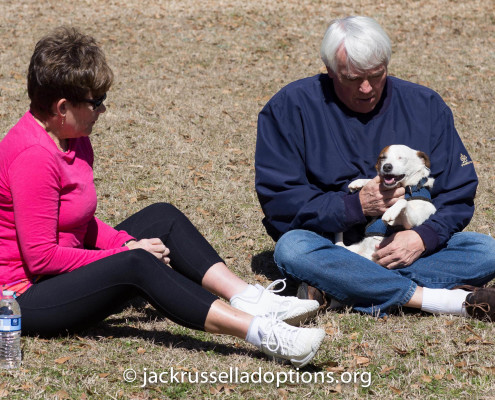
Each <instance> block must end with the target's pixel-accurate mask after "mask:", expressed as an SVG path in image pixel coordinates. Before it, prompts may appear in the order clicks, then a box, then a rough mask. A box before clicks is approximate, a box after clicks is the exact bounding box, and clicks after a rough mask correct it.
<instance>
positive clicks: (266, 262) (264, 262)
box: [251, 251, 298, 296]
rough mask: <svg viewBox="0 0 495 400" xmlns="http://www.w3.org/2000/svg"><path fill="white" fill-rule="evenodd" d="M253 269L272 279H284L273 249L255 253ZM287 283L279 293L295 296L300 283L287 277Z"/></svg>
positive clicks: (252, 261) (252, 263)
mask: <svg viewBox="0 0 495 400" xmlns="http://www.w3.org/2000/svg"><path fill="white" fill-rule="evenodd" d="M251 270H252V271H253V272H254V273H255V274H257V275H263V276H264V277H266V278H267V279H269V280H271V281H275V280H277V279H284V276H283V275H282V274H281V272H280V271H279V269H278V268H277V264H275V261H273V251H263V252H261V253H259V254H255V255H254V256H253V258H252V260H251ZM285 283H286V287H285V289H284V290H283V291H282V292H280V293H279V294H281V295H283V296H295V295H296V292H297V286H298V283H297V282H295V281H292V280H290V279H287V280H286V281H285ZM280 287H281V286H280ZM275 289H278V287H276V288H275Z"/></svg>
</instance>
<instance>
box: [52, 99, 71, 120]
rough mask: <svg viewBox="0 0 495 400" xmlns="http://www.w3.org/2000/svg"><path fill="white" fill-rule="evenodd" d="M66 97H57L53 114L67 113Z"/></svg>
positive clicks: (63, 114) (62, 114)
mask: <svg viewBox="0 0 495 400" xmlns="http://www.w3.org/2000/svg"><path fill="white" fill-rule="evenodd" d="M67 103H68V100H67V99H59V100H57V101H56V102H55V103H54V110H53V113H54V114H55V115H60V116H65V114H66V113H67Z"/></svg>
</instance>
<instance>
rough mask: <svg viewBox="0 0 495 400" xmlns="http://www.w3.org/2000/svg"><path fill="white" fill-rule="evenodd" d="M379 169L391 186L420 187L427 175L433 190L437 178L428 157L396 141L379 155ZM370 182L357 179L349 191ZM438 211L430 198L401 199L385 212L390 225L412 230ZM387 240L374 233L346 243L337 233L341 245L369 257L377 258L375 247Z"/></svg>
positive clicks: (350, 185)
mask: <svg viewBox="0 0 495 400" xmlns="http://www.w3.org/2000/svg"><path fill="white" fill-rule="evenodd" d="M375 168H376V170H377V172H378V175H379V176H380V178H381V183H382V184H383V185H384V186H385V187H387V188H390V189H392V188H395V187H398V186H403V187H406V186H416V185H418V183H419V182H420V181H421V180H422V179H423V178H428V180H427V182H426V183H425V184H424V185H423V186H425V187H428V188H430V189H431V188H432V187H433V182H434V179H433V178H429V175H430V160H429V158H428V156H427V155H426V154H425V153H423V152H421V151H416V150H413V149H411V148H410V147H408V146H405V145H397V144H396V145H391V146H387V147H385V148H384V149H383V150H382V151H381V153H380V156H379V157H378V161H377V163H376V165H375ZM369 181H370V179H356V180H355V181H352V182H351V183H350V184H349V190H350V191H351V192H354V191H356V190H359V189H361V188H362V187H363V186H364V185H366V184H367V183H368V182H369ZM435 211H436V208H435V206H434V205H433V203H430V202H429V201H425V200H422V199H409V200H406V199H400V200H398V201H397V202H396V203H395V204H394V205H393V206H392V207H390V208H389V209H388V210H387V211H386V212H385V214H383V216H382V220H383V222H385V224H387V225H391V226H402V227H404V229H411V228H412V227H414V226H418V225H421V224H422V223H423V222H424V221H426V220H427V219H428V218H429V217H430V215H432V214H433V213H435ZM383 239H384V237H383V236H370V237H366V238H364V239H363V240H362V241H361V242H359V243H356V244H352V245H350V246H345V245H344V243H343V233H342V232H340V233H337V234H336V244H337V245H339V246H343V247H345V248H347V249H348V250H350V251H353V252H354V253H357V254H360V255H362V256H363V257H366V258H368V259H369V260H373V258H372V256H373V253H374V252H375V250H376V248H375V246H376V245H377V244H379V243H381V242H382V240H383Z"/></svg>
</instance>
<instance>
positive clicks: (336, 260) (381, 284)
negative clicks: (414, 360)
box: [274, 230, 495, 316]
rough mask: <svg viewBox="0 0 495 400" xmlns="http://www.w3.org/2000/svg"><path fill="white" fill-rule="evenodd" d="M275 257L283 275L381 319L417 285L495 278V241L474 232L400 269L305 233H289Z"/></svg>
mask: <svg viewBox="0 0 495 400" xmlns="http://www.w3.org/2000/svg"><path fill="white" fill-rule="evenodd" d="M274 258H275V262H276V263H277V265H278V268H279V269H280V271H281V272H282V274H284V276H286V277H288V278H291V279H294V280H296V281H303V282H306V283H308V284H309V285H311V286H314V287H316V288H318V289H320V290H323V291H324V292H325V293H327V294H329V295H330V296H332V297H333V298H335V299H336V300H338V301H340V302H341V303H343V304H346V305H350V306H353V307H354V309H355V310H357V311H361V312H364V313H367V314H372V315H377V316H383V315H385V311H387V310H388V309H390V310H391V309H393V308H396V307H398V306H402V305H404V304H405V303H407V302H408V301H409V300H410V299H411V297H412V295H413V294H414V292H415V290H416V288H417V287H418V286H421V287H428V288H446V289H451V288H453V287H454V286H457V285H464V284H469V285H474V286H481V285H484V284H485V283H487V282H489V281H490V280H492V279H493V278H494V277H495V240H494V239H493V238H491V237H490V236H486V235H482V234H479V233H474V232H460V233H456V234H454V235H453V236H452V238H451V239H450V240H449V242H448V243H447V246H446V247H445V248H442V249H441V250H440V251H438V252H436V253H434V254H432V255H429V256H426V257H421V258H419V259H418V260H416V261H415V262H414V263H413V264H411V265H410V266H408V267H405V268H401V269H395V270H389V269H387V268H384V267H382V266H380V265H378V264H376V263H374V262H372V261H369V260H367V259H365V258H364V257H361V256H359V255H357V254H355V253H352V252H350V251H349V250H347V249H345V248H343V247H340V246H337V245H335V244H334V243H333V242H332V241H331V240H329V239H327V238H325V237H323V236H320V235H318V234H317V233H314V232H311V231H306V230H293V231H289V232H287V233H286V234H284V235H283V236H282V237H281V238H280V239H279V241H278V242H277V245H276V247H275V255H274Z"/></svg>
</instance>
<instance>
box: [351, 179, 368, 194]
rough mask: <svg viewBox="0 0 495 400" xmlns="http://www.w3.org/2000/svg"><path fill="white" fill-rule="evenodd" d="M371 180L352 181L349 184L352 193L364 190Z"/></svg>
mask: <svg viewBox="0 0 495 400" xmlns="http://www.w3.org/2000/svg"><path fill="white" fill-rule="evenodd" d="M370 180H371V179H356V180H355V181H352V182H351V183H349V186H347V187H348V188H349V191H350V192H355V191H356V190H359V189H362V188H363V186H364V185H366V184H367V183H368V182H369V181H370Z"/></svg>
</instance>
